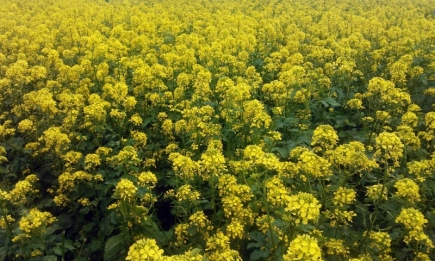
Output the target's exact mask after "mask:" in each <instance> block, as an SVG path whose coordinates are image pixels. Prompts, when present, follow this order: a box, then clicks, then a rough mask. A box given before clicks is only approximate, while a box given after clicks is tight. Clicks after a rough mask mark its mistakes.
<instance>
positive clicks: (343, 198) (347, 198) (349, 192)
mask: <svg viewBox="0 0 435 261" xmlns="http://www.w3.org/2000/svg"><path fill="white" fill-rule="evenodd" d="M355 198H356V192H355V190H353V189H348V188H343V187H339V188H338V190H337V191H335V192H334V205H336V206H340V207H343V206H345V205H350V204H352V203H353V202H354V201H355Z"/></svg>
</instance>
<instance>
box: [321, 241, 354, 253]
mask: <svg viewBox="0 0 435 261" xmlns="http://www.w3.org/2000/svg"><path fill="white" fill-rule="evenodd" d="M325 246H326V248H327V250H326V253H327V254H328V255H338V256H342V257H348V256H349V253H350V251H349V248H348V247H346V246H345V245H344V241H343V240H342V239H335V238H330V239H328V241H327V242H326V243H325Z"/></svg>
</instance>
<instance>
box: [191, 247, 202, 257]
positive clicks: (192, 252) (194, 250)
mask: <svg viewBox="0 0 435 261" xmlns="http://www.w3.org/2000/svg"><path fill="white" fill-rule="evenodd" d="M201 251H202V250H201V249H200V248H194V249H192V251H190V256H197V255H198V254H199V253H201Z"/></svg>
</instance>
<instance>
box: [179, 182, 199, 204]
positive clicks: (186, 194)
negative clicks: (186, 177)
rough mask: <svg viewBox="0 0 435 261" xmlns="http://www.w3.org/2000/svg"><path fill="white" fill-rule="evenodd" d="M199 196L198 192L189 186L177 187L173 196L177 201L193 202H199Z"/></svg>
mask: <svg viewBox="0 0 435 261" xmlns="http://www.w3.org/2000/svg"><path fill="white" fill-rule="evenodd" d="M200 196H201V194H200V193H199V192H198V191H196V190H193V188H192V186H191V185H190V184H186V185H183V186H181V187H179V188H178V191H177V193H176V194H175V197H176V198H177V200H178V201H195V200H199V198H200Z"/></svg>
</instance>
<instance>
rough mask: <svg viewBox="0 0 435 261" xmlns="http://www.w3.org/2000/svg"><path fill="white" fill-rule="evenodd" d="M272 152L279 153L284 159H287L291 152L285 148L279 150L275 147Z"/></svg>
mask: <svg viewBox="0 0 435 261" xmlns="http://www.w3.org/2000/svg"><path fill="white" fill-rule="evenodd" d="M271 151H272V152H275V151H276V152H278V153H279V155H280V156H281V157H282V158H283V159H287V158H288V155H289V151H288V150H287V149H284V148H278V147H273V148H272V149H271Z"/></svg>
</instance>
